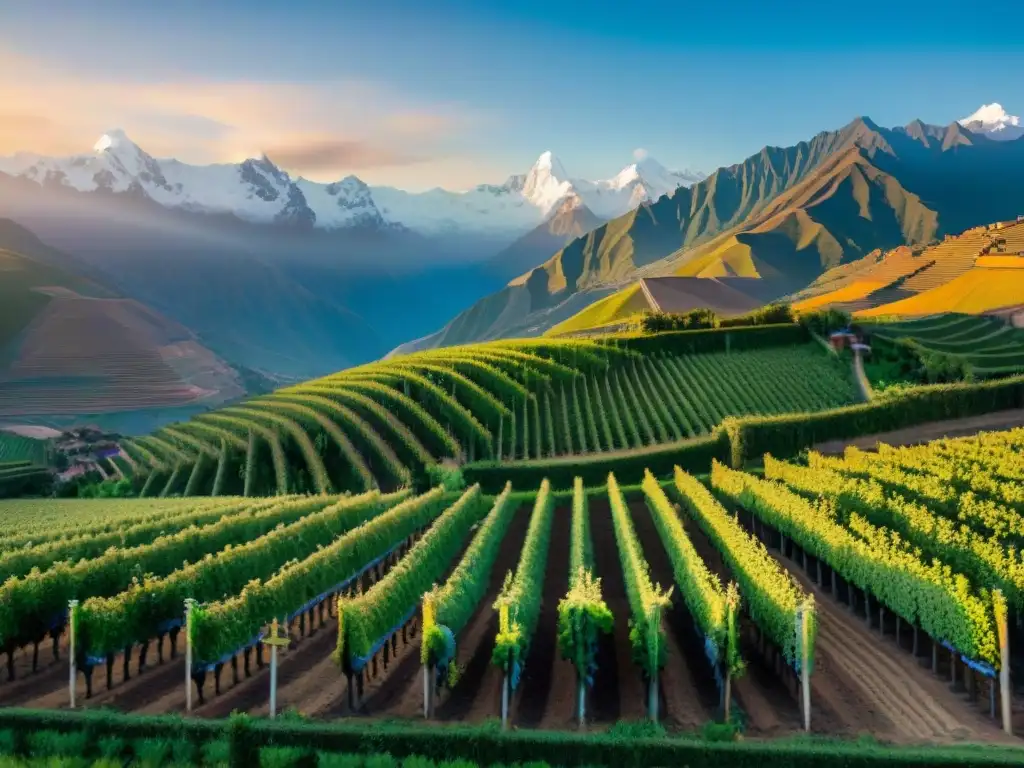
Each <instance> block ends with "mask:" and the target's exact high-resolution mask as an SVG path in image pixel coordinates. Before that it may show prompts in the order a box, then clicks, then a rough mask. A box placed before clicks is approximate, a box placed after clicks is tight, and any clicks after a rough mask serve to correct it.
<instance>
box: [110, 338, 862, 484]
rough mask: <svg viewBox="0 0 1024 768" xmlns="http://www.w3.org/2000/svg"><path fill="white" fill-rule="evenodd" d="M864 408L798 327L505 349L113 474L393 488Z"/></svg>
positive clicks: (261, 405) (204, 430)
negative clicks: (734, 420)
mask: <svg viewBox="0 0 1024 768" xmlns="http://www.w3.org/2000/svg"><path fill="white" fill-rule="evenodd" d="M854 400H855V387H854V384H853V382H852V378H851V376H850V370H849V367H848V365H847V364H846V363H844V362H842V361H840V360H838V359H837V358H835V357H833V356H830V355H828V354H827V353H826V352H825V351H824V350H823V349H822V348H821V347H820V346H819V345H817V344H815V343H813V342H811V341H810V339H809V338H808V337H807V336H806V335H805V331H804V330H803V329H802V328H800V327H799V326H765V327H761V328H739V329H731V330H722V331H719V330H714V331H703V332H700V331H695V332H681V333H667V334H661V335H654V336H611V337H603V338H600V339H596V340H593V341H568V340H565V341H562V340H551V341H547V340H545V341H530V340H526V341H515V342H496V343H489V344H481V345H474V346H467V347H456V348H452V349H447V350H441V351H436V352H425V353H418V354H415V355H409V356H405V357H399V358H395V359H392V360H387V361H383V362H379V363H373V364H369V365H365V366H360V367H358V368H353V369H350V370H346V371H344V372H342V373H338V374H335V375H332V376H328V377H325V378H323V379H316V380H313V381H309V382H306V383H303V384H301V385H297V386H291V387H286V388H284V389H280V390H278V391H276V392H274V393H273V394H270V395H266V396H262V397H257V398H253V399H251V400H247V401H245V402H243V403H241V404H239V405H236V406H233V407H229V408H223V409H220V410H215V411H211V412H209V413H205V414H203V415H201V416H198V417H196V418H194V419H192V420H191V421H187V422H183V423H178V424H172V425H170V426H168V427H166V428H164V429H161V430H159V431H157V432H155V433H153V434H152V435H149V436H146V437H143V438H139V439H134V440H131V441H128V442H126V443H125V444H123V446H122V448H123V451H124V456H123V457H121V458H119V459H118V460H117V461H118V462H119V466H120V467H121V469H122V470H123V471H132V468H133V467H134V471H135V472H136V473H139V474H141V475H146V481H145V483H146V487H145V489H144V495H150V496H151V495H175V494H186V495H208V494H213V495H222V494H244V495H259V494H273V493H288V492H304V491H312V492H338V491H345V490H353V491H360V490H367V489H370V488H375V487H379V488H382V489H385V490H391V489H394V488H398V487H403V486H406V485H409V484H410V483H419V482H420V481H421V479H422V478H423V476H424V472H425V471H426V469H427V467H429V466H431V465H433V464H437V463H442V462H445V461H448V462H454V463H455V464H462V463H465V462H473V461H476V460H485V459H490V460H497V461H509V460H516V459H540V458H548V457H553V456H568V455H574V456H575V455H581V454H592V453H600V452H607V451H621V450H631V449H636V448H641V447H647V446H651V445H657V444H660V443H667V442H673V441H678V440H681V439H686V438H692V437H698V436H701V435H706V434H708V433H709V432H710V431H712V430H713V429H714V427H715V426H716V425H718V424H719V423H721V421H722V420H723V419H724V418H726V417H728V416H735V415H746V414H775V413H786V412H792V411H814V410H822V409H827V408H832V407H835V406H839V405H844V404H847V403H850V402H853V401H854Z"/></svg>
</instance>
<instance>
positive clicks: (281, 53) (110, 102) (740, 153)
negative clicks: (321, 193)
mask: <svg viewBox="0 0 1024 768" xmlns="http://www.w3.org/2000/svg"><path fill="white" fill-rule="evenodd" d="M967 7H969V6H965V5H964V4H963V3H955V4H954V3H947V2H945V0H937V1H936V2H932V3H928V4H924V3H913V4H912V3H886V4H884V5H883V4H876V3H859V4H840V3H822V2H816V3H809V2H789V3H755V2H745V1H744V2H724V1H721V2H717V3H700V4H698V3H690V2H686V0H675V1H674V2H661V0H655V1H654V2H635V3H625V2H620V3H610V2H590V3H583V2H567V1H564V0H563V1H561V2H557V1H552V0H549V1H548V2H539V1H537V0H519V1H518V2H497V1H495V2H490V3H488V2H485V1H484V0H477V1H476V2H462V1H459V0H423V1H422V2H409V1H403V0H393V1H392V0H371V1H370V2H365V1H364V2H358V3H354V2H348V1H347V0H339V1H337V2H328V0H319V1H318V2H304V1H303V0H292V1H291V2H260V1H259V0H249V1H248V2H239V1H238V0H218V1H217V2H215V3H214V2H196V1H194V0H179V1H177V2H173V3H171V2H163V3H149V2H139V1H138V0H136V2H124V1H122V0H91V2H81V1H76V2H72V1H71V0H64V2H60V1H58V0H33V1H32V2H23V3H6V4H3V5H2V6H0V53H2V54H6V55H7V56H8V57H17V58H15V59H9V60H13V61H17V62H19V64H18V66H17V67H12V66H8V67H7V68H6V69H7V70H8V71H7V73H6V74H5V73H3V72H0V88H2V87H3V85H4V79H3V78H4V77H5V76H6V77H7V78H8V80H9V81H10V80H11V79H12V78H14V77H16V78H18V79H19V80H20V86H22V91H21V93H22V94H23V96H22V98H21V100H20V101H19V100H18V99H17V98H15V97H9V98H8V99H7V100H6V104H7V105H8V107H7V108H8V110H10V109H11V107H10V104H12V103H13V104H15V105H16V106H17V105H21V106H18V111H17V114H14V115H13V116H12V117H11V119H10V120H9V124H11V125H14V126H15V127H16V126H17V125H22V124H23V125H25V126H33V125H36V126H38V125H40V123H39V122H38V121H37V118H38V119H39V120H43V119H45V120H46V121H47V123H48V124H49V125H50V126H51V129H52V130H51V131H50V133H45V132H43V131H40V130H38V128H37V129H35V130H31V131H28V130H27V129H26V131H24V132H23V133H22V134H16V133H15V132H14V129H13V128H11V129H9V130H8V134H9V135H8V136H7V137H6V140H5V137H4V135H3V134H2V133H0V150H9V149H11V145H12V142H15V141H20V142H25V141H28V142H42V141H43V138H44V136H48V137H49V139H47V140H48V141H51V143H52V146H57V144H59V145H60V146H61V147H64V146H68V147H70V146H72V145H73V144H74V145H76V146H77V145H78V144H82V145H83V146H82V147H81V149H83V150H86V149H88V146H90V145H91V138H92V133H88V136H89V137H90V139H89V140H87V139H86V134H87V132H88V131H92V132H93V133H94V132H95V128H96V126H98V125H101V124H102V125H106V126H108V127H114V126H115V124H116V125H119V127H123V128H125V129H126V130H127V131H128V132H129V134H130V135H132V136H133V137H136V139H137V140H138V141H139V143H140V144H142V145H143V146H144V147H146V148H147V149H150V148H151V147H156V149H157V150H162V151H163V152H165V153H173V154H175V155H177V156H181V157H182V158H183V159H188V160H193V161H196V162H200V161H202V162H208V161H212V160H224V159H235V155H236V154H238V153H241V154H243V155H244V154H252V153H253V152H255V151H258V150H259V149H266V150H267V151H270V152H271V157H275V153H274V151H273V150H276V151H277V153H278V154H279V155H280V156H281V157H285V158H291V159H294V161H295V162H297V163H299V164H300V165H301V164H303V163H305V164H306V165H307V167H305V168H299V169H298V172H302V173H305V174H306V175H309V176H313V177H323V178H333V177H335V176H336V175H338V174H341V173H343V172H345V171H351V172H355V173H357V174H358V175H359V176H360V177H361V178H364V179H366V180H368V181H370V182H371V183H392V184H397V185H398V186H404V187H409V188H425V187H430V186H435V185H439V186H448V187H464V186H467V185H469V184H471V183H475V182H478V181H480V182H482V181H501V180H502V179H503V178H504V176H506V175H507V174H509V173H513V172H521V171H524V170H525V169H526V168H527V167H529V164H530V163H531V162H532V161H533V160H534V159H535V158H536V156H537V155H538V154H540V152H541V151H543V150H546V149H550V150H553V151H554V152H555V153H556V154H557V155H558V156H559V157H560V158H561V159H562V161H563V162H564V164H565V165H566V167H567V168H568V169H569V171H570V173H572V174H574V175H579V176H583V177H591V178H597V177H607V176H610V175H612V174H613V173H615V172H616V171H618V170H619V169H620V168H621V167H622V166H623V165H625V164H626V163H627V162H629V161H630V157H631V153H632V151H633V150H634V149H635V148H637V147H643V148H646V149H647V150H648V152H649V153H650V154H651V155H652V156H653V157H656V158H657V159H659V160H660V161H661V162H663V163H664V164H666V165H668V166H670V167H690V168H696V169H701V170H705V171H711V170H713V169H714V168H716V167H718V166H720V165H724V164H729V163H733V162H738V161H740V160H742V159H743V158H744V157H746V156H748V155H750V154H753V153H754V152H756V151H757V150H758V149H760V147H762V146H764V145H765V144H772V145H788V144H792V143H795V142H797V141H799V140H801V139H806V138H809V137H810V136H812V135H814V134H815V133H816V132H818V131H820V130H825V129H832V128H837V127H839V126H841V125H844V124H845V123H847V122H848V121H849V120H850V119H852V118H853V117H855V116H857V115H862V114H866V115H868V116H870V117H871V118H873V119H874V120H875V121H876V122H878V123H880V124H882V125H897V124H905V123H907V122H909V121H910V120H911V119H913V118H916V117H920V118H921V119H923V120H925V121H926V122H934V123H948V122H951V121H952V120H954V119H956V118H959V117H964V116H966V115H967V114H969V113H971V112H973V111H974V110H975V109H976V108H978V107H979V106H981V105H982V104H983V103H990V102H993V101H998V102H1000V103H1001V104H1003V105H1004V106H1005V107H1006V108H1007V110H1008V111H1010V112H1011V113H1012V114H1021V113H1022V112H1024V42H1022V38H1021V36H1020V35H1010V34H1007V35H1003V34H1002V33H1001V32H1000V30H1001V29H1002V28H1004V23H1007V22H1010V20H1012V19H1013V18H1014V17H1016V18H1018V19H1019V18H1020V14H1021V11H1020V6H1019V5H1018V4H1009V3H1007V4H1005V6H1004V5H1002V4H1000V3H998V2H996V3H992V2H990V3H986V4H985V6H984V8H985V10H984V13H983V14H977V15H975V16H973V17H972V16H970V14H969V12H968V11H965V8H967ZM1014 38H1016V39H1014ZM0 63H2V60H0ZM15 70H17V72H15ZM37 73H38V74H37ZM33 78H38V79H39V81H40V83H43V81H44V80H45V82H46V83H47V86H46V88H44V87H42V85H40V87H39V88H38V89H36V92H37V93H39V94H44V93H46V94H48V93H51V91H52V94H53V95H52V97H50V98H47V99H46V100H45V101H46V102H47V103H46V104H41V103H37V102H33V101H32V99H31V95H32V94H31V93H28V94H27V95H25V91H24V86H25V85H26V83H27V84H32V81H33ZM18 85H19V83H14V84H13V85H12V84H11V83H10V82H8V86H9V88H14V87H15V86H18ZM300 87H301V88H300ZM47 88H49V89H51V90H50V91H48V90H46V89H47ZM218 89H220V90H219V91H218ZM69 94H70V95H69ZM154 94H159V98H157V97H156V96H154ZM292 94H293V95H294V98H293V96H292ZM0 95H3V94H2V93H0ZM65 99H66V100H71V101H73V105H72V106H71V107H69V109H68V110H67V111H68V112H72V111H73V112H74V113H75V116H76V117H75V119H74V120H72V119H71V117H70V116H69V115H68V114H63V115H62V114H60V110H59V109H56V107H55V106H54V102H56V103H58V104H59V103H60V102H62V101H64V100H65ZM42 101H43V99H41V98H40V99H39V100H38V102H42ZM80 102H81V103H80ZM143 103H145V105H146V106H145V108H143V107H142V106H141V105H142V104H143ZM43 109H46V110H49V111H47V112H46V114H45V115H41V114H37V113H39V112H40V110H43ZM3 118H4V107H3V106H0V122H2V121H3ZM104 120H105V121H106V122H102V121H104ZM115 121H116V122H115ZM22 136H24V137H26V138H21V137H22ZM204 142H205V143H204ZM336 143H337V144H339V146H335V144H336ZM310 147H312V149H310ZM19 148H26V149H36V150H38V151H45V150H47V149H50V148H52V147H51V146H46V147H44V146H38V147H19ZM317 163H320V166H318V165H317ZM282 164H285V163H282ZM324 164H326V165H324ZM345 165H350V166H351V167H349V168H344V167H342V166H345Z"/></svg>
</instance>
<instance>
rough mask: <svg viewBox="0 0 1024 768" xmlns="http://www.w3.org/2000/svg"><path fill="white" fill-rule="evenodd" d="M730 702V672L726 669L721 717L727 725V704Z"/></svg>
mask: <svg viewBox="0 0 1024 768" xmlns="http://www.w3.org/2000/svg"><path fill="white" fill-rule="evenodd" d="M731 702H732V673H731V672H729V671H728V670H726V672H725V706H723V707H722V710H723V711H722V718H723V720H724V722H725V723H726V724H727V725H728V723H729V704H730V703H731Z"/></svg>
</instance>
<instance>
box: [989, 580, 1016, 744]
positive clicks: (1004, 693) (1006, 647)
mask: <svg viewBox="0 0 1024 768" xmlns="http://www.w3.org/2000/svg"><path fill="white" fill-rule="evenodd" d="M993 591H994V592H995V593H996V594H997V595H998V597H997V602H998V605H999V608H1000V609H999V610H997V611H996V632H997V636H998V638H999V694H1000V698H1001V703H1002V708H1003V730H1004V731H1006V733H1008V734H1011V735H1012V734H1013V722H1012V720H1011V718H1010V715H1011V712H1010V630H1009V627H1008V626H1007V622H1006V601H1005V599H1004V598H1003V593H1002V590H999V589H996V590H993ZM992 684H993V685H995V681H994V680H993V681H992ZM994 703H995V702H993V704H994Z"/></svg>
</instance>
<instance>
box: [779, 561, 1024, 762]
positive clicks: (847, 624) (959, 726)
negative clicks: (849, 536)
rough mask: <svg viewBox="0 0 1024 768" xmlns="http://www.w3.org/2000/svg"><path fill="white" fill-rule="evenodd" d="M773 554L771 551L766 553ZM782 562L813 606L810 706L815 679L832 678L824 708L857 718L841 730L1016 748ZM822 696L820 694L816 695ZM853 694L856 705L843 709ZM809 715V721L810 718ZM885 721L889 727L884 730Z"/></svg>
mask: <svg viewBox="0 0 1024 768" xmlns="http://www.w3.org/2000/svg"><path fill="white" fill-rule="evenodd" d="M773 554H775V555H776V556H778V553H777V552H773ZM782 562H783V563H784V564H785V565H786V567H787V568H788V569H789V571H790V573H792V574H793V576H794V577H795V578H796V579H797V580H798V581H799V582H800V584H801V585H802V586H803V588H804V589H805V590H806V591H808V592H812V593H813V594H814V598H815V601H816V603H817V608H818V637H817V641H816V645H815V671H814V674H813V675H812V677H811V680H812V693H811V696H812V707H813V706H814V703H815V701H814V700H815V694H816V693H817V692H818V691H819V690H821V689H820V688H816V687H815V686H814V685H813V683H814V682H816V680H815V678H819V677H821V678H823V679H827V678H831V677H833V676H834V677H837V678H838V679H839V680H840V681H841V682H842V684H843V689H841V690H839V691H836V692H833V693H831V695H829V696H827V697H824V698H825V703H826V706H828V707H829V708H832V709H836V708H838V711H839V713H841V715H842V717H843V718H844V719H846V718H850V717H851V716H852V715H855V714H857V710H859V711H860V714H857V716H856V718H855V719H854V721H853V722H852V723H848V724H847V726H846V729H847V730H850V728H851V726H854V725H855V724H856V723H857V722H858V721H860V722H861V724H862V725H863V727H864V729H865V730H870V731H871V732H872V733H874V735H876V736H878V737H879V738H883V739H886V740H890V741H893V742H897V743H922V742H941V743H948V742H956V741H990V742H997V743H1010V744H1019V743H1020V742H1019V740H1018V739H1014V738H1013V737H1009V736H1006V734H1004V733H1003V732H1002V731H1001V730H1000V729H999V728H998V726H997V725H996V724H995V723H994V722H992V721H991V720H989V719H988V718H987V717H986V716H985V715H983V714H982V713H980V712H979V711H978V709H977V708H975V707H973V706H971V705H970V704H968V702H967V698H966V694H964V695H958V694H956V693H954V692H953V691H952V690H950V688H949V687H948V685H947V684H946V683H944V682H942V681H941V680H939V679H937V678H936V677H934V676H933V675H932V674H931V670H930V669H926V668H924V667H922V666H921V664H920V663H919V662H918V661H916V660H915V659H914V658H913V657H912V656H911V655H910V654H907V653H904V652H903V651H902V650H900V649H898V648H897V647H896V645H895V642H894V639H893V638H882V637H880V636H879V635H878V634H877V633H876V632H873V631H870V630H869V629H868V628H867V626H866V625H865V623H864V621H863V620H861V619H859V618H857V617H855V616H853V615H852V614H851V613H850V612H849V611H848V610H847V609H846V607H845V606H843V605H841V604H840V603H837V602H836V601H835V600H834V599H833V597H832V595H831V594H830V593H829V592H828V591H826V590H824V589H822V588H819V587H818V586H817V585H816V584H815V583H814V582H813V580H812V579H810V578H809V577H808V576H807V574H805V573H804V572H803V571H801V570H800V568H799V566H798V565H797V564H796V563H794V562H792V561H790V560H788V559H785V558H782ZM822 693H823V694H824V693H826V691H825V690H822ZM849 693H852V694H853V695H855V696H856V697H857V699H858V700H859V701H860V702H863V703H861V704H859V705H857V706H856V707H850V706H849V705H848V704H846V698H845V697H846V696H847V695H849ZM813 713H814V710H813V709H812V715H811V718H812V723H813V720H814V717H815V715H814V714H813ZM885 723H888V724H889V725H888V727H885V725H884V724H885Z"/></svg>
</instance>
